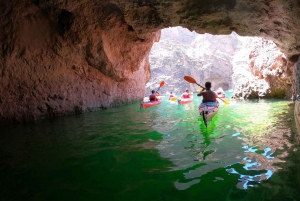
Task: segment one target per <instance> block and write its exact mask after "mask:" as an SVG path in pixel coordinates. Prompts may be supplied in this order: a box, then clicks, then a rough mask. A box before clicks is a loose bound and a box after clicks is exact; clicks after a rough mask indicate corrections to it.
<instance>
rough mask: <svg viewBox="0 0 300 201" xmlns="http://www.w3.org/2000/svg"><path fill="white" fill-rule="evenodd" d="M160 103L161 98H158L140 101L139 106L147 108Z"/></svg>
mask: <svg viewBox="0 0 300 201" xmlns="http://www.w3.org/2000/svg"><path fill="white" fill-rule="evenodd" d="M158 104H161V99H158V100H157V101H149V102H144V103H141V106H140V107H141V108H148V107H153V106H155V105H158Z"/></svg>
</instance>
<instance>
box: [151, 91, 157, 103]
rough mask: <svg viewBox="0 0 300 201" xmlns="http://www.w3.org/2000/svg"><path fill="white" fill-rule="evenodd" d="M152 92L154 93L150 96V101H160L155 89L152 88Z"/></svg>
mask: <svg viewBox="0 0 300 201" xmlns="http://www.w3.org/2000/svg"><path fill="white" fill-rule="evenodd" d="M151 93H152V94H151V95H150V96H149V100H150V101H158V99H157V97H156V95H155V91H154V90H152V91H151Z"/></svg>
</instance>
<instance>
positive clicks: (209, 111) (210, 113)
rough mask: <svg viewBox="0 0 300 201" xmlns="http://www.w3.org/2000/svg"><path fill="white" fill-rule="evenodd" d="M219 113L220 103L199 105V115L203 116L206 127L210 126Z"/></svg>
mask: <svg viewBox="0 0 300 201" xmlns="http://www.w3.org/2000/svg"><path fill="white" fill-rule="evenodd" d="M218 111H219V103H218V102H207V103H201V104H200V105H199V113H200V115H201V116H202V119H203V121H204V124H205V126H206V127H207V125H208V124H209V122H210V121H212V119H213V117H214V116H215V115H216V114H217V112H218Z"/></svg>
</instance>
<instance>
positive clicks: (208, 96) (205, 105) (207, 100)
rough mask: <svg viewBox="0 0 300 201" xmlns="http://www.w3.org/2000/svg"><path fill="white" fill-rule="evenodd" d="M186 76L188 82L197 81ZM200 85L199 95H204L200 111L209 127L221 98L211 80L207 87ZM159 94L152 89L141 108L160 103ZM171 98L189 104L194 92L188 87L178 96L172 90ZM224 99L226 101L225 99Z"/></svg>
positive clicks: (206, 84) (179, 102)
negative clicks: (212, 88)
mask: <svg viewBox="0 0 300 201" xmlns="http://www.w3.org/2000/svg"><path fill="white" fill-rule="evenodd" d="M186 77H187V78H186ZM186 77H185V80H187V81H188V82H192V83H195V82H196V81H195V80H194V79H193V78H191V77H188V76H186ZM198 85H199V84H198ZM199 86H200V87H201V88H200V89H199V90H198V94H197V96H202V97H203V99H202V102H201V103H200V105H199V113H200V115H201V116H202V117H203V121H204V124H205V126H206V127H207V126H208V125H209V122H210V121H211V120H212V118H213V117H214V115H215V114H216V113H217V112H218V109H219V102H218V101H217V99H218V98H219V99H221V98H220V97H219V96H218V94H217V92H214V91H212V90H211V82H206V83H205V87H202V86H201V85H199ZM221 94H223V93H221ZM224 95H225V92H224ZM158 96H159V93H158V92H157V91H154V90H152V91H151V95H150V96H149V100H150V101H149V102H146V103H141V108H147V107H152V106H154V105H157V104H160V103H161V101H162V100H161V99H160V98H159V97H158ZM169 100H170V102H174V101H175V100H177V102H178V104H180V105H181V104H187V103H190V102H192V101H193V93H190V91H189V90H188V89H186V90H185V92H184V93H182V94H181V96H180V98H177V97H175V96H174V95H173V93H172V92H170V94H169ZM221 100H222V99H221ZM222 101H223V102H225V101H224V100H222Z"/></svg>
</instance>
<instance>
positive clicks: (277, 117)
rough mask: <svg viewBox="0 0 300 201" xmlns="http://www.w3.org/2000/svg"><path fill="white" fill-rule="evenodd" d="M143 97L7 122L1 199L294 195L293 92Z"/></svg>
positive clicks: (297, 171) (0, 150)
mask: <svg viewBox="0 0 300 201" xmlns="http://www.w3.org/2000/svg"><path fill="white" fill-rule="evenodd" d="M199 102H200V98H198V97H196V96H195V100H194V102H193V103H191V104H187V105H177V104H171V103H169V102H168V101H167V100H166V97H165V98H164V102H163V103H162V104H160V105H158V106H155V107H152V108H147V109H142V110H140V109H139V104H138V103H136V104H132V105H128V106H124V107H119V108H114V109H108V110H104V111H98V112H92V113H86V114H83V115H78V116H67V117H59V118H55V119H48V120H41V121H38V122H35V123H30V124H23V125H15V126H8V127H5V128H2V129H1V135H0V200H39V201H40V200H63V201H68V200H72V201H74V200H101V201H106V200H109V201H111V200H143V201H144V200H172V201H177V200H178V201H180V200H185V201H190V200H203V201H210V200H212V201H222V200H224V201H229V200H237V201H240V200H249V201H250V200H258V201H260V200H300V191H299V187H300V176H299V175H300V167H299V166H300V165H299V164H300V163H299V162H300V153H299V143H298V142H299V141H298V137H297V136H298V134H296V133H295V129H294V127H293V124H294V120H293V112H292V107H291V106H290V102H288V101H282V100H254V101H230V104H229V105H225V104H221V106H220V110H219V112H218V114H217V115H216V116H215V117H214V119H213V121H212V122H211V124H210V126H209V127H208V129H206V128H205V126H204V124H203V122H202V121H200V120H199V119H201V118H200V116H199V114H198V110H197V107H198V105H199Z"/></svg>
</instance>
